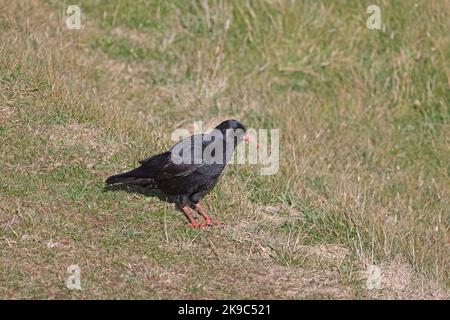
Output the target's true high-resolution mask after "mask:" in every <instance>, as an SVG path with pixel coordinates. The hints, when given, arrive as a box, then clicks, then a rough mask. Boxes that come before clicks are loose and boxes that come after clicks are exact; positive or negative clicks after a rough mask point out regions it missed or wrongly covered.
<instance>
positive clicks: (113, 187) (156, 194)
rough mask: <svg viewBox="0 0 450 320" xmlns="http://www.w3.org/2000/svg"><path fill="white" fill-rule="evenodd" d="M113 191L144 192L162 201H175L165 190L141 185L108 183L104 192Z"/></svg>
mask: <svg viewBox="0 0 450 320" xmlns="http://www.w3.org/2000/svg"><path fill="white" fill-rule="evenodd" d="M113 191H125V192H128V193H133V194H142V195H144V196H146V197H157V198H158V199H159V200H161V201H165V202H168V203H175V201H174V199H172V198H171V197H168V196H167V195H166V194H164V193H163V192H161V191H158V190H155V189H151V188H146V187H143V186H139V185H128V184H118V185H106V186H104V187H103V192H113Z"/></svg>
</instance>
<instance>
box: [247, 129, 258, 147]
mask: <svg viewBox="0 0 450 320" xmlns="http://www.w3.org/2000/svg"><path fill="white" fill-rule="evenodd" d="M244 141H247V142H252V143H256V139H255V138H253V136H251V135H250V134H248V133H246V134H245V135H244ZM256 147H257V148H259V143H256Z"/></svg>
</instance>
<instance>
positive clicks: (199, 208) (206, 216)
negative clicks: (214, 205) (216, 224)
mask: <svg viewBox="0 0 450 320" xmlns="http://www.w3.org/2000/svg"><path fill="white" fill-rule="evenodd" d="M195 207H196V208H197V210H198V212H200V214H201V215H202V217H203V218H204V219H205V222H206V225H208V226H211V225H212V224H213V222H212V219H211V217H210V216H208V215H207V214H206V212H205V210H203V208H202V206H201V205H200V203H196V204H195Z"/></svg>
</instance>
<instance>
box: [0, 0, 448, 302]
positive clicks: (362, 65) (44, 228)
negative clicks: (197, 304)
mask: <svg viewBox="0 0 450 320" xmlns="http://www.w3.org/2000/svg"><path fill="white" fill-rule="evenodd" d="M68 4H71V3H69V2H67V1H56V0H51V1H50V0H49V1H40V0H36V1H31V2H27V3H20V4H19V3H15V2H11V3H8V4H6V3H5V4H3V5H2V13H1V14H0V25H1V26H4V28H2V30H3V31H1V32H0V40H1V43H2V44H3V45H2V46H0V145H1V146H2V147H1V151H0V225H1V228H0V242H1V243H2V248H3V249H1V255H0V256H1V258H0V264H1V265H2V266H3V268H1V269H0V282H1V283H2V284H4V285H3V286H2V288H0V297H2V298H84V299H86V298H127V299H133V298H205V297H209V298H296V299H309V298H429V297H433V296H434V297H437V298H446V297H447V298H448V288H449V287H448V286H449V285H450V282H449V273H448V270H449V255H448V249H449V246H448V236H449V221H450V215H449V214H450V212H449V210H448V207H449V205H450V203H449V199H450V188H449V184H448V182H449V181H450V161H449V160H450V158H449V157H448V154H449V152H450V140H449V138H448V132H449V129H450V108H449V105H450V87H449V86H450V80H449V79H450V71H449V67H448V63H447V60H448V59H447V57H449V56H450V45H449V38H448V36H447V32H448V30H449V27H450V25H449V21H448V15H449V13H450V6H449V5H448V4H447V3H446V2H445V1H428V2H420V3H417V5H416V2H415V1H406V2H401V3H400V2H395V3H393V2H389V1H381V2H380V3H379V6H380V7H381V15H382V23H383V24H385V25H386V31H385V32H383V31H373V30H368V29H367V28H366V19H367V16H368V15H367V13H366V8H367V6H368V5H369V4H372V3H370V2H367V1H362V2H358V3H355V2H352V1H342V2H339V3H336V2H334V1H307V0H305V1H295V2H289V1H278V2H272V1H230V2H221V1H199V2H185V1H144V0H139V1H130V0H117V1H103V0H101V1H96V2H94V1H84V0H83V1H80V2H79V4H80V7H81V10H82V14H83V15H82V24H83V28H84V29H83V30H82V31H77V30H67V29H65V27H64V24H63V21H64V17H63V16H62V14H63V13H64V12H65V8H66V5H68ZM3 7H4V9H3ZM231 117H233V118H238V119H240V120H241V121H242V122H243V123H244V124H245V125H247V126H248V127H253V128H257V129H258V128H279V129H280V130H281V141H280V143H281V146H280V152H281V158H280V159H281V160H280V171H279V172H278V173H277V174H276V175H274V176H261V175H260V174H259V168H258V167H257V166H250V165H245V166H231V167H229V168H227V170H226V172H225V174H224V177H223V179H222V180H221V182H220V183H219V184H218V185H217V187H216V188H215V189H214V191H213V192H212V193H211V194H210V195H208V196H207V197H206V199H205V202H206V205H207V206H208V209H209V211H210V212H211V214H212V215H213V217H214V218H217V219H218V220H221V221H223V222H225V224H226V227H225V228H223V229H222V228H211V229H208V230H201V231H198V230H191V229H188V228H186V227H185V226H184V224H185V221H184V217H183V216H182V214H181V213H179V212H177V211H176V210H175V208H174V207H173V206H171V205H169V204H166V203H164V202H162V201H161V200H159V199H158V198H154V197H146V196H144V195H141V194H138V193H133V192H125V191H115V192H108V191H106V190H104V188H103V181H104V179H105V178H106V177H107V176H108V175H111V174H113V173H116V172H120V171H123V170H126V169H128V168H131V167H132V166H135V165H136V163H137V160H139V159H142V158H145V157H147V156H149V155H151V154H155V153H157V152H160V151H162V150H164V149H166V148H167V147H169V146H170V145H171V144H172V141H170V134H171V132H172V130H173V129H175V128H176V126H181V127H189V125H190V124H191V123H192V122H193V121H196V120H203V121H205V122H207V123H208V124H209V125H213V124H216V123H218V122H219V121H220V120H222V119H224V118H231ZM71 264H77V265H79V266H80V268H81V270H82V287H83V290H81V291H80V292H76V291H70V290H68V289H67V288H66V287H65V279H66V278H67V276H68V275H67V274H66V270H67V267H68V266H69V265H71ZM368 264H377V265H380V266H381V267H382V270H383V272H385V274H386V278H385V280H384V281H385V283H384V288H383V289H382V290H379V291H369V290H367V288H366V287H365V279H364V270H365V268H366V266H367V265H368ZM213 271H214V272H213ZM361 274H362V275H361ZM405 277H406V278H408V279H410V280H409V282H408V283H407V284H402V285H400V286H399V285H398V281H401V279H404V278H405Z"/></svg>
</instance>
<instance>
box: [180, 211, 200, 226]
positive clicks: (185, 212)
mask: <svg viewBox="0 0 450 320" xmlns="http://www.w3.org/2000/svg"><path fill="white" fill-rule="evenodd" d="M181 210H183V212H184V214H185V215H186V217H187V218H188V220H189V222H190V223H189V224H188V227H192V228H195V229H199V228H201V227H204V226H205V225H202V224H199V223H198V222H197V221H195V219H194V218H193V217H192V215H191V213H190V212H189V208H188V207H183V208H181Z"/></svg>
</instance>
